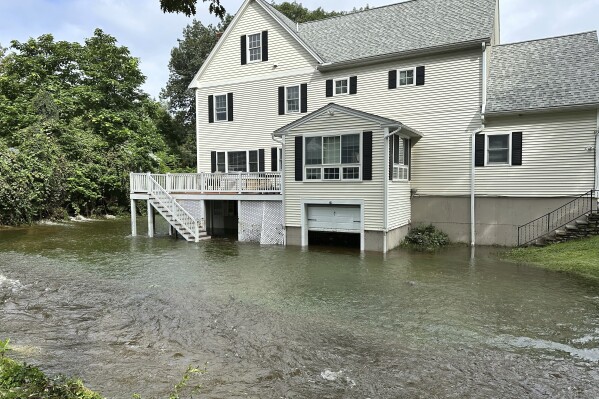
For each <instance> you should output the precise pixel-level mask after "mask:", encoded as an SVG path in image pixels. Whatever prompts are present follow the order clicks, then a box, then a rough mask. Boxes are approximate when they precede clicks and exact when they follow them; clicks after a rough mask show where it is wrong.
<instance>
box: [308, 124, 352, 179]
mask: <svg viewBox="0 0 599 399" xmlns="http://www.w3.org/2000/svg"><path fill="white" fill-rule="evenodd" d="M305 141H306V142H305V146H306V150H305V167H306V180H360V171H361V155H360V154H361V144H360V141H361V140H360V134H342V135H331V136H308V137H306V139H305Z"/></svg>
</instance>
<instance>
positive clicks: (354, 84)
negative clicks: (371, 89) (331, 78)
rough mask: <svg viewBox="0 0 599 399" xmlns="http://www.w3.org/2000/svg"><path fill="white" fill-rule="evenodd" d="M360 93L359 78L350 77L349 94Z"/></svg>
mask: <svg viewBox="0 0 599 399" xmlns="http://www.w3.org/2000/svg"><path fill="white" fill-rule="evenodd" d="M356 93H358V77H357V76H350V77H349V94H356Z"/></svg>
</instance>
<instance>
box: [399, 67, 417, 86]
mask: <svg viewBox="0 0 599 399" xmlns="http://www.w3.org/2000/svg"><path fill="white" fill-rule="evenodd" d="M397 77H398V78H399V79H398V82H397V86H414V84H416V68H408V69H400V70H398V71H397Z"/></svg>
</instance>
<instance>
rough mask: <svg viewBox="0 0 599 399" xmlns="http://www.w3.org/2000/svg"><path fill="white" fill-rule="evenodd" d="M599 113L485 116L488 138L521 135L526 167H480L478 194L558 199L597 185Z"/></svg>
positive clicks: (477, 173)
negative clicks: (596, 135) (509, 134)
mask: <svg viewBox="0 0 599 399" xmlns="http://www.w3.org/2000/svg"><path fill="white" fill-rule="evenodd" d="M596 128H597V112H596V111H594V110H593V111H578V112H552V113H548V112H547V113H539V114H536V115H534V114H530V115H522V116H518V115H513V116H501V117H490V118H487V124H486V127H485V134H494V133H500V134H502V133H503V134H504V133H506V132H522V166H512V167H509V168H501V167H495V166H485V167H482V168H480V167H479V168H476V194H477V195H486V196H513V197H556V196H573V195H578V194H582V193H584V192H586V191H588V190H590V189H591V188H592V187H593V176H594V171H593V159H594V154H593V151H586V150H585V148H587V147H590V146H594V140H595V138H594V134H593V131H594V130H595V129H596Z"/></svg>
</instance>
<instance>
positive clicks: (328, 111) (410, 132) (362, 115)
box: [274, 103, 422, 137]
mask: <svg viewBox="0 0 599 399" xmlns="http://www.w3.org/2000/svg"><path fill="white" fill-rule="evenodd" d="M336 113H342V114H346V115H350V116H353V117H355V118H358V119H362V120H364V121H367V122H371V123H375V124H377V125H379V126H380V127H389V128H395V129H397V128H401V129H402V133H405V134H406V135H407V136H412V137H422V134H421V133H420V132H418V131H417V130H415V129H411V128H409V127H407V126H406V125H404V124H402V123H401V122H399V121H396V120H393V119H389V118H385V117H382V116H378V115H374V114H371V113H368V112H363V111H359V110H357V109H353V108H349V107H344V106H341V105H338V104H335V103H329V104H327V105H325V106H323V107H321V108H319V109H317V110H316V111H314V112H312V113H310V114H308V115H305V116H303V117H301V118H299V119H297V120H296V121H294V122H291V123H289V124H287V125H285V126H283V127H281V128H279V129H277V130H275V132H274V134H275V135H284V134H287V133H288V132H290V131H291V130H293V129H297V128H299V127H301V126H303V125H305V124H307V123H309V122H311V121H313V120H314V119H316V118H319V117H321V116H323V115H331V116H334V115H335V114H336ZM404 129H405V130H404Z"/></svg>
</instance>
